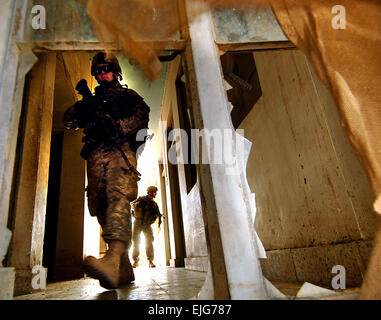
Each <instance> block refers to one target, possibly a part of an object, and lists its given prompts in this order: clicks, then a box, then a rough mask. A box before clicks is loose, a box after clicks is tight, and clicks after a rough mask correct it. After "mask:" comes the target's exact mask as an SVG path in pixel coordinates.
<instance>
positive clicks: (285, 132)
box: [240, 49, 379, 285]
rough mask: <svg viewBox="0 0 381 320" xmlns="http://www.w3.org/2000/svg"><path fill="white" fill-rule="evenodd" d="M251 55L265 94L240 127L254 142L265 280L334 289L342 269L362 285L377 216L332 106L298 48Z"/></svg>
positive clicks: (251, 165)
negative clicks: (338, 267)
mask: <svg viewBox="0 0 381 320" xmlns="http://www.w3.org/2000/svg"><path fill="white" fill-rule="evenodd" d="M254 58H255V63H256V66H257V69H258V74H259V78H260V83H261V87H262V92H263V96H262V97H261V98H260V100H259V101H258V102H257V103H256V105H255V106H254V107H253V109H252V110H251V112H250V113H249V115H248V116H247V117H246V118H245V120H244V121H243V122H242V124H241V126H240V128H241V129H244V130H245V137H246V138H248V139H249V140H250V141H252V142H253V148H252V152H251V154H250V157H249V162H248V166H247V178H248V182H249V184H250V187H251V190H252V192H254V193H255V194H256V205H257V215H256V221H255V227H256V230H257V232H258V234H259V237H260V239H261V240H262V242H263V244H264V247H265V248H266V250H267V255H268V259H267V260H263V261H262V267H263V272H264V275H265V276H266V277H267V278H269V279H274V280H280V281H282V280H283V281H295V282H302V281H310V282H314V283H318V284H322V285H323V284H326V285H330V281H331V279H332V277H333V275H332V274H331V270H332V267H333V266H334V265H337V264H341V265H343V266H344V267H346V268H347V273H348V274H349V275H348V281H349V284H351V285H359V284H360V283H361V281H362V275H363V273H364V271H365V266H366V263H367V259H368V255H369V252H370V247H371V240H372V239H373V237H374V234H375V231H376V228H377V225H378V222H379V219H378V217H377V215H376V214H375V213H374V212H373V210H372V197H371V190H370V185H369V181H368V179H367V177H366V175H365V172H364V170H363V169H362V167H361V165H360V163H359V161H358V160H357V158H356V156H355V154H354V152H353V150H352V148H351V146H350V144H349V142H348V140H347V139H346V137H345V136H344V133H343V131H342V128H341V126H340V119H339V115H338V112H337V110H336V106H335V103H334V101H333V99H332V97H331V96H330V94H329V92H328V91H327V90H326V88H325V87H324V86H323V85H322V83H321V82H320V80H319V79H318V78H317V76H316V75H315V73H314V71H313V69H312V68H311V66H310V65H309V63H308V61H307V59H306V57H305V56H304V55H303V54H302V53H301V52H300V51H298V50H294V49H291V50H280V51H262V52H255V53H254ZM317 275H319V276H317Z"/></svg>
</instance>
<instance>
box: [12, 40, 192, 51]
mask: <svg viewBox="0 0 381 320" xmlns="http://www.w3.org/2000/svg"><path fill="white" fill-rule="evenodd" d="M140 43H142V44H144V45H147V46H148V47H150V48H152V49H153V50H157V51H166V50H168V51H171V50H180V51H181V50H184V48H185V44H186V41H185V40H154V41H141V42H140ZM18 45H19V46H20V47H32V48H33V51H34V52H46V51H72V50H76V51H77V50H83V51H99V50H110V51H121V48H120V47H119V46H117V45H116V44H115V43H105V44H102V43H101V42H99V41H33V42H27V43H23V42H19V43H18Z"/></svg>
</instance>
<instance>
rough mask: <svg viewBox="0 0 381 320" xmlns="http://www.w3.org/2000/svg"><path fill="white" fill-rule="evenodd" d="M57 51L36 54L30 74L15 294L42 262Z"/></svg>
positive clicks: (13, 259)
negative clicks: (33, 269)
mask: <svg viewBox="0 0 381 320" xmlns="http://www.w3.org/2000/svg"><path fill="white" fill-rule="evenodd" d="M55 74H56V54H55V53H49V54H44V55H41V56H40V57H39V61H38V63H37V65H36V66H35V67H34V68H33V69H32V71H31V75H30V79H31V80H30V86H29V90H28V93H27V96H26V99H27V100H26V103H27V108H26V117H25V129H24V132H23V134H24V137H23V145H22V151H21V156H20V157H21V160H20V164H21V168H20V171H19V173H18V179H17V181H18V183H17V187H16V188H17V191H16V199H15V221H14V229H13V236H12V243H11V252H10V258H9V264H10V266H12V267H15V268H16V283H15V294H22V293H24V294H25V293H28V292H31V291H32V288H31V277H32V273H31V271H32V268H33V266H35V265H40V266H41V265H42V254H43V245H44V230H45V215H46V204H47V191H48V178H49V160H50V142H51V132H52V121H53V100H54V86H55Z"/></svg>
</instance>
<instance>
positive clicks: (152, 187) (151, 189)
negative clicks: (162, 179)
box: [147, 186, 157, 193]
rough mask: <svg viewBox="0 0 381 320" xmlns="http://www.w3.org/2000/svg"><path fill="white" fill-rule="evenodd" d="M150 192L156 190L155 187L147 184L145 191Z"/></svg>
mask: <svg viewBox="0 0 381 320" xmlns="http://www.w3.org/2000/svg"><path fill="white" fill-rule="evenodd" d="M151 192H157V188H156V187H155V186H149V187H148V188H147V193H151Z"/></svg>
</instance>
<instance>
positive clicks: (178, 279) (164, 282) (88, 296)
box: [14, 266, 359, 300]
mask: <svg viewBox="0 0 381 320" xmlns="http://www.w3.org/2000/svg"><path fill="white" fill-rule="evenodd" d="M134 271H135V281H134V282H133V283H131V284H127V285H125V286H123V287H122V288H120V289H117V290H107V289H104V288H102V287H101V286H100V285H99V282H98V280H94V279H90V278H86V279H80V280H72V281H65V282H56V283H50V284H48V285H47V288H46V290H44V291H39V292H36V293H32V294H28V295H23V296H18V297H15V298H14V299H15V300H188V299H191V298H193V297H196V296H197V294H198V293H199V291H200V289H201V288H202V286H203V284H204V280H205V276H206V273H203V272H197V271H190V270H185V269H184V268H163V267H162V268H155V269H150V268H148V267H144V266H141V267H138V268H136V269H134ZM272 283H273V285H274V286H275V287H276V288H277V289H278V290H279V291H281V292H282V293H283V294H284V295H286V297H287V299H289V300H294V299H298V298H296V295H297V293H298V291H299V289H300V288H301V286H302V285H301V284H295V283H284V282H272ZM358 292H359V289H358V288H354V289H347V290H345V291H343V292H340V293H339V294H337V295H336V296H330V297H314V298H312V299H313V300H315V299H316V300H326V299H328V300H354V299H356V298H357V295H358Z"/></svg>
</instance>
